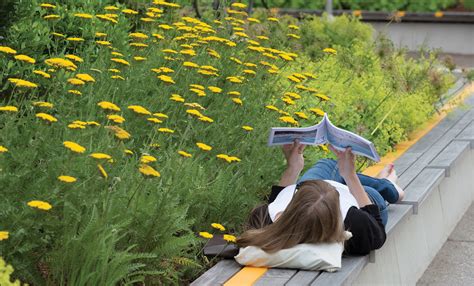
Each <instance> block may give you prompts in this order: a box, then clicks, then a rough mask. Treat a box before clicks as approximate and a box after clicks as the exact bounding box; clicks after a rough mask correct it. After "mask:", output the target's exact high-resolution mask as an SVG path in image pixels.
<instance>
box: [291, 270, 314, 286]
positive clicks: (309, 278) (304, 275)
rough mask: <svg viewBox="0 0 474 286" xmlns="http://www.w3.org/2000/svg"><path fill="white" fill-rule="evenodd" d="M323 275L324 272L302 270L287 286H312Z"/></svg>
mask: <svg viewBox="0 0 474 286" xmlns="http://www.w3.org/2000/svg"><path fill="white" fill-rule="evenodd" d="M321 273H322V271H307V270H300V271H298V272H297V273H296V274H295V275H294V276H293V277H291V279H290V280H288V282H286V284H285V286H302V285H310V284H311V282H313V281H314V280H315V279H316V278H317V277H318V276H319V275H320V274H321Z"/></svg>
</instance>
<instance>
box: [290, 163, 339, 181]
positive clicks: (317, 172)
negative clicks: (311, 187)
mask: <svg viewBox="0 0 474 286" xmlns="http://www.w3.org/2000/svg"><path fill="white" fill-rule="evenodd" d="M309 180H332V181H336V182H339V183H341V184H345V182H344V180H343V179H342V177H341V175H340V174H339V169H338V168H337V162H336V161H335V160H332V159H321V160H319V161H318V162H317V163H316V164H314V165H313V166H312V167H311V168H309V169H308V170H307V171H306V172H305V173H304V174H303V176H301V178H300V179H299V180H298V184H299V183H302V182H304V181H309Z"/></svg>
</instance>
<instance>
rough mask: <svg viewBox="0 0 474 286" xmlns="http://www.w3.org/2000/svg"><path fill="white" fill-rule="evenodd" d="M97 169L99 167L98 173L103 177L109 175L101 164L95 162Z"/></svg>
mask: <svg viewBox="0 0 474 286" xmlns="http://www.w3.org/2000/svg"><path fill="white" fill-rule="evenodd" d="M97 169H99V173H100V175H101V176H102V177H103V178H104V179H107V178H108V177H109V175H108V174H107V172H106V171H105V169H104V167H102V165H101V164H97Z"/></svg>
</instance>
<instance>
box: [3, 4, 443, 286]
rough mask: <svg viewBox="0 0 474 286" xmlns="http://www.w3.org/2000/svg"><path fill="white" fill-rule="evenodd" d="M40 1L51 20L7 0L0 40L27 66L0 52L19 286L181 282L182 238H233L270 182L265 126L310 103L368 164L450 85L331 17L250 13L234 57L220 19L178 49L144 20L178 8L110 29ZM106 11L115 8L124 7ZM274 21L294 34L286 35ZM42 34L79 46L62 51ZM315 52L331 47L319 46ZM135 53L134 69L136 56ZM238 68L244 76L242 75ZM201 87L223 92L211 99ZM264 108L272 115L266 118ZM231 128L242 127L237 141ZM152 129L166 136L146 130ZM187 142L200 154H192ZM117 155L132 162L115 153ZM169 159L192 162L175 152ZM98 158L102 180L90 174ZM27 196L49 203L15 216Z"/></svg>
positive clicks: (171, 16)
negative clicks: (289, 98)
mask: <svg viewBox="0 0 474 286" xmlns="http://www.w3.org/2000/svg"><path fill="white" fill-rule="evenodd" d="M55 2H56V3H57V5H58V7H57V8H56V9H55V10H54V13H57V14H58V15H60V16H61V17H62V19H61V20H57V21H47V20H44V18H43V17H44V16H45V15H47V14H51V13H52V12H51V11H48V10H46V9H40V8H39V4H40V2H39V1H37V0H32V1H22V0H18V1H17V2H16V6H15V7H16V10H15V13H14V14H15V15H17V17H18V19H19V20H18V21H15V22H14V23H13V24H12V26H11V27H10V29H9V32H8V37H7V39H6V41H5V43H4V44H2V45H8V46H10V47H12V48H14V49H16V50H18V52H19V53H22V54H26V55H29V56H31V57H34V58H35V59H36V61H37V62H36V64H35V65H32V64H27V63H25V62H21V61H18V60H15V59H14V58H13V57H12V56H11V55H7V54H3V53H1V54H0V65H1V66H2V67H5V68H4V69H2V70H1V71H0V82H1V83H2V87H1V90H0V93H1V95H2V98H1V99H0V100H1V104H0V106H5V105H13V106H17V107H18V109H19V111H18V112H17V113H8V112H0V144H1V146H6V147H7V148H8V152H5V153H0V182H1V183H2V186H3V187H4V188H3V189H2V192H1V193H0V215H1V218H2V219H1V224H0V231H2V230H8V231H9V232H10V237H9V238H8V239H7V240H3V241H1V242H0V253H1V255H2V256H4V257H5V258H6V259H8V261H9V262H10V263H12V264H13V265H14V266H15V268H16V274H17V275H18V277H20V278H21V279H22V280H23V281H26V282H29V283H32V284H34V285H114V284H128V285H133V283H142V282H144V283H146V284H148V285H162V284H177V283H182V284H185V283H186V282H188V281H189V280H190V279H192V278H193V277H195V276H196V275H197V274H198V273H199V272H201V271H203V269H204V268H205V267H204V266H206V263H208V261H207V260H205V258H203V257H202V253H201V251H200V248H201V247H202V244H203V241H202V240H201V239H199V238H197V236H196V233H198V232H199V231H202V230H208V229H209V225H210V223H213V222H219V223H222V224H223V225H225V226H226V228H227V231H228V232H230V233H235V234H237V233H239V231H240V229H241V228H240V226H241V224H242V222H243V221H244V219H245V218H246V216H247V213H248V210H250V209H251V208H252V207H253V206H254V205H255V204H256V203H257V202H258V201H260V200H262V199H263V198H264V196H266V195H267V194H268V187H269V185H271V184H272V182H276V181H277V180H278V177H279V175H280V172H281V170H282V168H283V166H284V164H285V162H284V161H283V158H282V156H281V154H280V153H279V151H278V150H276V149H273V148H267V147H266V145H265V143H266V140H267V135H268V130H269V127H271V126H281V125H285V123H283V122H282V121H281V120H280V117H281V116H282V115H284V114H288V115H289V116H292V117H295V118H296V116H295V112H304V113H305V114H307V116H308V119H298V121H299V125H300V126H310V125H313V124H315V123H316V122H318V121H319V120H320V119H321V116H319V115H316V114H313V113H311V111H310V109H311V108H319V109H321V110H324V111H325V112H326V113H328V114H329V116H330V118H331V120H332V121H333V122H334V123H336V124H337V125H339V126H341V127H343V128H346V129H349V130H352V131H355V132H357V133H359V134H361V135H363V136H365V137H367V138H369V139H370V140H372V141H374V143H375V145H376V146H377V148H378V151H379V153H380V154H381V155H383V154H385V153H386V152H387V151H389V150H390V149H391V148H392V147H393V145H394V144H396V143H398V142H400V141H401V140H403V139H404V138H406V137H407V136H408V134H409V132H410V131H411V130H413V129H414V128H416V127H417V126H419V125H420V124H421V123H423V122H424V121H426V119H427V118H428V117H429V116H430V115H432V114H433V113H434V112H435V107H434V106H435V104H436V103H437V102H438V101H439V97H440V95H441V94H442V93H443V92H444V91H445V90H446V89H447V87H448V86H449V84H450V77H449V75H446V74H443V73H441V72H439V71H438V70H437V69H436V68H435V67H436V59H435V57H434V56H433V55H430V56H429V57H426V58H420V59H418V60H410V59H407V58H406V57H405V55H404V53H403V51H397V50H395V49H394V48H393V45H391V43H389V42H388V41H387V40H384V39H380V40H377V41H373V40H372V29H371V28H370V27H369V26H367V25H364V24H362V23H360V22H358V20H357V19H354V18H352V17H337V18H335V19H334V21H329V20H328V19H327V18H325V17H323V18H317V17H308V18H307V19H304V20H303V21H301V22H297V20H296V19H293V18H290V17H284V18H281V19H280V21H279V22H271V21H268V20H267V19H268V16H269V15H268V14H267V12H265V11H257V12H256V13H255V15H253V16H254V17H256V18H258V19H260V21H261V23H252V24H249V23H246V24H245V25H243V27H245V29H244V31H245V32H246V33H247V34H248V35H249V36H250V38H251V39H252V40H254V41H255V40H257V38H256V36H257V35H261V36H267V37H268V38H269V39H268V40H261V41H260V42H261V44H260V45H262V46H265V47H267V50H265V51H264V53H266V54H264V53H262V52H258V51H255V50H249V45H248V43H247V42H246V40H245V37H244V36H238V35H236V34H235V33H234V34H232V33H233V32H232V24H231V23H230V22H226V21H228V20H225V19H222V18H220V19H219V20H220V21H222V22H223V23H224V24H221V25H218V24H216V23H214V22H213V20H214V18H206V19H205V20H204V21H205V23H206V25H209V26H211V27H212V28H213V29H215V30H216V34H215V35H216V36H219V37H222V39H226V41H227V42H226V41H224V42H219V41H211V40H209V41H202V40H201V42H199V41H198V40H196V39H194V38H192V37H191V38H190V39H186V40H185V41H182V42H181V40H178V39H179V38H178V39H177V37H179V36H182V35H183V34H184V33H185V32H182V31H180V30H178V29H177V28H174V29H170V30H163V29H162V28H160V27H159V26H158V25H159V24H165V23H166V24H168V25H171V24H173V23H175V27H179V25H176V23H177V22H179V21H181V22H182V21H184V20H182V19H180V18H179V17H180V16H181V14H184V15H186V11H187V10H186V9H183V10H179V11H178V12H172V11H169V10H168V11H166V13H163V15H161V17H159V19H158V20H157V21H158V22H157V23H153V24H150V23H145V22H142V21H140V20H139V17H142V14H143V13H144V12H145V8H146V6H140V5H138V4H140V3H138V4H137V2H134V3H135V4H137V6H136V9H139V10H140V13H141V14H140V16H130V15H125V14H124V13H118V15H117V21H118V23H116V24H114V25H112V24H111V23H110V22H107V21H101V20H99V19H82V18H78V17H74V16H73V14H74V13H78V12H84V13H91V14H99V13H102V12H103V11H104V10H103V8H104V7H105V6H106V5H109V4H114V3H113V1H92V0H91V1H72V0H68V1H55ZM116 5H117V6H118V8H119V10H121V9H124V8H125V6H123V5H121V4H116ZM133 7H135V6H133ZM206 15H207V14H206ZM209 15H212V14H211V13H209ZM209 17H211V16H209ZM234 24H235V23H234ZM289 24H293V25H297V26H299V30H296V29H295V27H293V28H290V27H289V26H288V25H289ZM187 25H189V26H193V24H190V23H187ZM181 26H182V25H181ZM202 26H205V25H202ZM193 27H194V26H193ZM194 28H195V27H194ZM195 29H196V28H195ZM96 32H101V33H106V34H107V37H106V40H107V41H110V42H111V43H112V46H113V50H112V47H104V46H100V45H98V44H97V43H96V40H98V39H99V38H98V37H96V34H95V33H96ZM130 32H142V33H145V34H146V35H148V36H150V38H149V39H146V40H143V42H144V43H147V44H148V47H146V48H143V49H137V48H134V47H132V46H130V45H129V43H130V42H131V41H133V40H131V38H130V36H129V33H130ZM52 33H60V34H64V35H65V37H81V38H84V41H83V42H72V41H67V40H65V39H64V37H61V36H57V34H56V36H55V35H53V34H52ZM153 33H160V34H162V35H163V37H164V39H159V40H158V39H156V38H154V39H153V38H152V37H151V35H152V34H153ZM288 34H293V35H296V37H294V36H293V37H290V36H288ZM205 35H206V36H207V34H205ZM211 35H214V34H211ZM298 36H299V39H298ZM200 37H204V36H202V35H200ZM229 39H230V40H229ZM225 43H228V44H229V43H232V45H226V44H225ZM182 44H195V46H194V47H193V49H194V51H195V52H196V55H195V56H192V57H188V56H185V55H182V54H181V55H180V54H179V53H177V54H170V53H165V52H164V51H163V50H164V49H174V50H176V51H182V50H184V49H189V47H187V48H184V47H183V46H182ZM196 44H197V45H196ZM255 46H256V45H255V44H254V45H253V48H254V49H258V48H256V47H255ZM325 48H332V49H334V50H335V52H333V53H331V52H327V51H326V52H324V51H323V50H324V49H325ZM208 49H213V50H215V52H216V53H217V54H218V55H219V56H220V58H216V57H211V56H210V55H209V54H208V52H209V50H208ZM111 51H114V52H120V53H122V54H123V55H124V56H123V59H125V60H127V61H128V62H130V66H121V65H120V64H117V63H114V62H112V61H111V58H112V57H114V56H112V55H111ZM67 54H74V55H76V56H79V57H81V58H82V59H83V62H76V64H77V66H78V69H77V70H76V71H71V70H66V69H60V68H56V69H55V70H53V71H50V69H51V67H50V66H47V65H46V64H45V63H44V61H45V60H46V59H48V58H53V57H60V58H63V57H64V56H65V55H67ZM279 55H286V56H287V57H289V58H290V59H286V60H284V59H283V58H282V57H281V56H279ZM136 56H140V57H146V58H147V60H146V61H141V62H138V61H136V60H135V59H134V57H136ZM169 57H172V58H171V59H170V58H169ZM231 58H233V59H231ZM236 60H237V61H239V60H240V61H242V63H246V64H247V65H244V64H237V63H236ZM184 61H192V62H194V63H195V64H197V65H199V66H204V65H211V66H212V67H214V68H215V69H217V70H218V73H219V76H217V77H215V76H206V75H202V74H199V73H198V72H197V71H196V70H195V69H192V68H186V67H184V66H183V62H184ZM262 62H263V63H262ZM252 64H253V65H252ZM268 65H270V66H271V67H272V68H273V73H272V72H270V71H271V70H272V69H270V68H269V67H268ZM159 67H168V68H170V69H173V70H174V72H173V73H170V75H171V76H172V77H173V79H174V80H175V82H176V83H175V84H166V83H164V82H161V81H160V80H159V79H158V78H157V77H156V76H157V75H156V74H155V73H153V72H152V71H151V69H157V68H159ZM34 69H40V70H44V71H48V72H50V73H51V74H52V78H50V79H46V78H42V77H40V76H39V75H37V74H34V73H33V70H34ZM109 69H117V70H119V71H120V73H119V75H120V76H122V77H123V78H124V80H117V79H112V78H111V76H112V75H115V74H116V73H112V72H110V70H109ZM248 69H252V70H253V71H255V74H254V75H249V74H246V73H245V72H244V71H245V70H248ZM275 72H276V73H275ZM78 73H87V74H90V75H91V76H92V77H93V78H94V79H95V83H87V84H84V85H83V86H79V87H77V86H73V85H71V84H69V83H67V80H68V79H70V78H73V77H74V76H76V75H77V74H78ZM297 73H299V74H300V76H301V75H302V74H304V73H306V74H307V75H308V76H304V75H303V76H302V77H306V78H305V79H301V82H300V83H299V84H297V83H295V82H293V81H290V80H289V79H288V76H290V75H294V74H297ZM309 75H315V79H312V78H311V76H309ZM229 76H242V77H243V82H242V83H241V84H236V83H231V82H229V80H227V77H229ZM12 77H17V78H22V79H26V80H30V81H33V82H35V83H37V84H38V85H39V87H38V88H35V89H32V90H26V89H22V88H20V87H15V86H13V85H12V84H11V83H10V82H8V80H7V79H8V78H12ZM192 84H200V85H203V86H204V88H205V92H206V93H207V95H206V96H202V97H200V96H197V95H196V94H194V93H193V92H192V91H190V85H192ZM210 86H217V87H220V88H222V90H223V92H222V93H215V94H214V93H212V92H211V91H210V89H209V87H210ZM298 86H299V88H298ZM301 86H303V87H304V88H307V89H309V88H311V89H313V90H317V92H315V91H309V90H304V89H301ZM71 89H78V90H80V91H81V93H82V95H75V94H71V93H70V92H68V91H69V90H71ZM229 91H238V92H240V93H241V96H240V97H239V98H240V99H241V100H242V104H241V105H240V104H237V103H235V101H232V97H231V96H230V95H229V94H227V92H229ZM285 92H295V93H298V94H299V95H300V96H301V99H298V100H295V104H288V103H284V102H283V100H282V96H284V93H285ZM172 94H180V95H181V96H182V97H183V98H184V99H185V100H186V102H185V103H188V104H192V103H194V104H195V103H198V104H199V105H201V106H203V108H204V109H199V108H198V107H195V108H196V109H199V110H200V112H202V113H203V114H205V115H206V116H208V117H210V118H212V119H213V120H214V122H213V123H206V122H202V121H200V120H198V119H197V118H195V117H193V116H191V115H189V114H188V113H187V112H186V111H187V110H189V109H191V107H190V106H189V105H184V104H183V103H180V102H175V101H172V100H170V99H169V98H170V96H171V95H172ZM324 96H327V97H328V98H329V100H324V98H325V97H324ZM37 101H47V102H50V103H53V104H54V106H53V107H52V108H51V109H46V108H44V107H38V106H35V105H34V103H35V102H37ZM100 101H110V102H113V103H115V104H117V105H118V106H119V107H120V108H121V111H120V112H119V113H117V114H120V115H121V116H123V117H124V118H125V119H126V120H125V122H123V123H122V124H120V125H117V124H115V123H113V122H112V121H111V120H108V119H107V115H110V114H111V113H108V112H107V111H104V110H102V109H101V108H99V107H98V106H97V103H98V102H100ZM130 105H140V106H143V107H145V108H146V109H148V110H150V111H151V112H154V113H156V112H160V113H165V114H167V115H168V118H166V119H163V122H162V123H159V125H156V124H155V123H152V122H150V121H148V120H147V118H149V117H150V116H151V115H150V116H148V115H147V116H143V115H139V114H136V113H134V112H132V111H131V110H129V109H128V108H127V107H128V106H130ZM266 105H274V106H276V107H277V108H278V111H272V110H269V109H268V108H265V106H266ZM194 106H196V105H194ZM39 112H46V113H48V114H51V115H53V116H54V117H55V118H57V120H58V121H57V122H53V123H48V122H44V121H43V120H41V119H39V118H37V117H36V114H37V113H39ZM75 120H81V121H92V120H93V121H95V122H97V123H98V124H99V125H100V126H92V125H88V126H86V127H85V129H79V130H77V129H71V128H68V125H69V124H70V123H71V122H73V121H75ZM111 125H114V126H120V127H121V128H123V129H125V130H127V131H128V132H130V134H131V138H130V139H129V140H124V141H121V140H118V139H117V138H115V137H114V134H113V132H111V130H109V128H106V127H107V126H111ZM243 125H249V126H252V127H253V128H254V129H253V131H250V132H248V131H244V130H243V129H242V126H243ZM160 127H166V128H170V129H173V130H175V132H174V133H172V134H166V133H162V132H159V130H158V128H160ZM66 140H67V141H74V142H77V143H79V144H80V145H82V146H84V147H85V148H86V152H85V153H84V154H77V153H73V152H71V151H70V150H68V149H66V148H65V147H64V146H62V144H63V142H64V141H66ZM196 142H204V143H206V144H209V145H211V146H212V147H213V149H212V150H210V151H203V150H200V149H198V148H197V147H196ZM154 144H159V145H160V146H159V147H156V145H154ZM125 149H128V150H132V151H133V153H132V154H125V153H124V150H125ZM180 150H184V151H187V152H189V153H191V154H192V157H191V158H185V157H183V156H181V155H179V154H178V151H180ZM93 152H101V153H106V154H109V155H110V156H111V157H112V158H113V160H112V161H108V160H101V161H95V160H94V159H93V158H90V157H89V156H87V155H89V154H91V153H93ZM145 154H149V155H152V156H154V157H155V158H156V159H157V162H152V163H150V164H149V165H150V166H153V167H154V168H156V169H157V170H159V172H160V173H161V177H159V178H157V177H156V178H149V177H144V176H143V175H142V174H141V173H140V172H139V168H140V166H141V163H140V158H141V157H142V156H143V155H145ZM219 154H228V155H232V156H236V157H238V158H239V159H240V160H241V161H240V162H233V163H228V162H226V161H223V160H222V159H219V158H217V157H216V156H217V155H219ZM326 156H328V154H326V153H325V152H323V151H322V150H320V149H319V148H308V152H307V158H306V159H307V163H308V166H309V165H310V164H312V163H314V161H315V160H317V159H318V158H322V157H326ZM98 163H100V164H101V165H102V166H103V168H104V169H105V171H106V172H107V176H104V175H103V174H102V175H101V173H99V170H98V168H97V164H98ZM60 175H69V176H74V177H75V178H77V182H74V183H70V184H67V183H64V182H61V181H59V180H58V176H60ZM31 200H42V201H46V202H50V203H51V204H52V209H50V210H48V211H44V210H39V209H35V208H31V207H29V206H28V205H27V202H29V201H31Z"/></svg>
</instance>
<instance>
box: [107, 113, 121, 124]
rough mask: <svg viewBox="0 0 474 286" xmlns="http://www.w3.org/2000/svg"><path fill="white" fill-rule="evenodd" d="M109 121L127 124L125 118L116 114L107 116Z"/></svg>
mask: <svg viewBox="0 0 474 286" xmlns="http://www.w3.org/2000/svg"><path fill="white" fill-rule="evenodd" d="M107 119H108V120H112V121H113V122H115V123H119V124H120V123H123V122H125V118H123V117H122V116H120V115H116V114H110V115H107Z"/></svg>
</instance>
